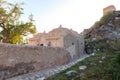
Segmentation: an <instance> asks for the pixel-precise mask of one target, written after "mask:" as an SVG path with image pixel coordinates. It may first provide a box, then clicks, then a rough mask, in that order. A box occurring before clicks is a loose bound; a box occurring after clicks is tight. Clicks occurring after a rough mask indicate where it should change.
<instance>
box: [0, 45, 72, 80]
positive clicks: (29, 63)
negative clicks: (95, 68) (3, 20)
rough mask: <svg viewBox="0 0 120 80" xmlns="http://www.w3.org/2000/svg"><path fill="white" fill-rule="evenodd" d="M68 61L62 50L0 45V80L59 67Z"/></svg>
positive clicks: (65, 52)
mask: <svg viewBox="0 0 120 80" xmlns="http://www.w3.org/2000/svg"><path fill="white" fill-rule="evenodd" d="M70 59H71V57H70V55H69V53H68V51H66V50H65V49H63V48H57V47H56V48H53V47H45V46H28V45H11V44H0V80H4V79H6V78H10V77H13V76H17V75H20V74H24V73H28V72H33V71H38V70H42V69H45V68H51V67H55V66H60V65H63V64H65V63H68V62H69V61H70Z"/></svg>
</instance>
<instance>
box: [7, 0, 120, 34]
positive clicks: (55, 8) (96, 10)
mask: <svg viewBox="0 0 120 80" xmlns="http://www.w3.org/2000/svg"><path fill="white" fill-rule="evenodd" d="M8 1H10V2H12V3H16V2H18V3H19V2H24V3H25V4H24V5H23V8H24V15H23V16H22V19H23V20H24V21H26V20H27V17H28V16H29V15H30V14H31V13H32V14H33V16H34V20H35V24H36V27H37V31H38V32H43V31H44V30H45V31H47V32H48V31H50V30H51V29H53V28H57V27H59V25H60V24H62V25H63V27H66V28H69V29H70V28H72V29H73V30H75V31H77V32H81V31H83V29H85V28H89V27H90V26H91V25H93V24H94V22H95V21H97V20H99V19H100V17H101V16H102V9H103V8H104V7H106V6H109V5H111V4H113V5H115V7H116V8H117V9H119V10H120V5H119V3H120V0H8Z"/></svg>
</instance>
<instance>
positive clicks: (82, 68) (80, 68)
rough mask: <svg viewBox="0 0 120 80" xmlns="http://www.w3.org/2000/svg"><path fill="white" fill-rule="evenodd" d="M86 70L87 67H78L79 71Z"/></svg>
mask: <svg viewBox="0 0 120 80" xmlns="http://www.w3.org/2000/svg"><path fill="white" fill-rule="evenodd" d="M86 68H87V66H85V65H83V66H80V67H79V70H85V69H86Z"/></svg>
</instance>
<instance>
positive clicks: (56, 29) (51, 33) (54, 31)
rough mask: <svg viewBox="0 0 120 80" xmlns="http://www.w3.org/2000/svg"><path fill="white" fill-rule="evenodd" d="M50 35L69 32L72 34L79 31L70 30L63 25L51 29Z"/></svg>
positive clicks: (64, 34)
mask: <svg viewBox="0 0 120 80" xmlns="http://www.w3.org/2000/svg"><path fill="white" fill-rule="evenodd" d="M48 34H49V36H66V35H68V34H71V35H74V36H75V35H78V34H77V32H75V31H73V30H69V29H67V28H63V27H62V26H61V25H60V27H59V28H55V29H53V30H52V31H50V32H49V33H48Z"/></svg>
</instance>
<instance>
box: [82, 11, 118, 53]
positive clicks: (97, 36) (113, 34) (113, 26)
mask: <svg viewBox="0 0 120 80" xmlns="http://www.w3.org/2000/svg"><path fill="white" fill-rule="evenodd" d="M84 36H85V41H86V44H85V50H86V52H88V53H92V52H93V51H94V50H93V49H94V45H95V44H96V43H98V42H107V44H109V43H108V42H111V41H114V42H117V43H119V42H120V11H114V12H112V13H108V14H107V15H105V16H103V17H102V18H101V19H100V21H98V22H96V23H95V24H94V25H93V26H92V27H91V28H90V29H87V30H85V31H84ZM89 51H91V52H89Z"/></svg>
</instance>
